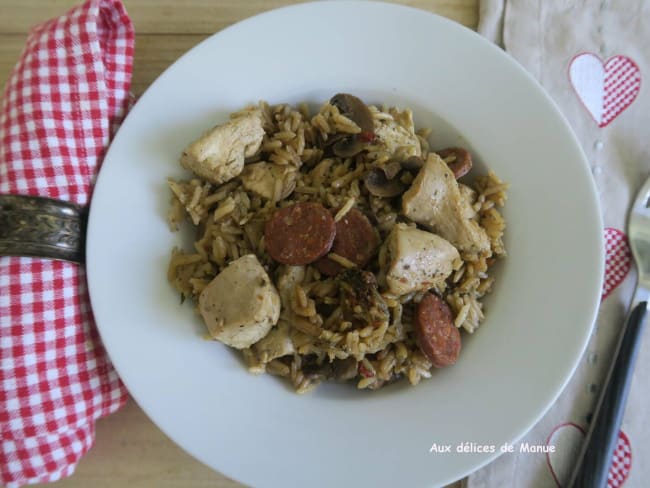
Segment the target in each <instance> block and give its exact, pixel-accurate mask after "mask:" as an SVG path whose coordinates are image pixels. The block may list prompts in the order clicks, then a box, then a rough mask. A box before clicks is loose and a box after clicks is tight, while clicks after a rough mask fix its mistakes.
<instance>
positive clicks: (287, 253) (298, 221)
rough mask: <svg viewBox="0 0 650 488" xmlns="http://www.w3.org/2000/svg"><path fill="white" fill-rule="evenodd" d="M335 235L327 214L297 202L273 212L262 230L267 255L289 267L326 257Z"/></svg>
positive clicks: (317, 206) (321, 207) (315, 207)
mask: <svg viewBox="0 0 650 488" xmlns="http://www.w3.org/2000/svg"><path fill="white" fill-rule="evenodd" d="M335 235H336V224H335V222H334V218H333V217H332V215H331V213H330V212H329V211H328V210H327V209H326V208H325V207H323V206H322V205H321V204H319V203H313V202H299V203H296V204H294V205H291V206H290V207H284V208H281V209H279V210H277V211H276V212H275V213H274V214H273V216H272V217H271V219H269V220H268V221H267V222H266V225H265V227H264V243H265V246H266V250H267V252H268V253H269V255H270V256H271V257H272V258H273V259H274V260H276V261H277V262H279V263H282V264H288V265H291V266H302V265H305V264H309V263H313V262H314V261H316V260H317V259H318V258H320V257H322V256H324V255H325V254H327V253H328V252H329V250H330V249H331V247H332V243H333V242H334V236H335Z"/></svg>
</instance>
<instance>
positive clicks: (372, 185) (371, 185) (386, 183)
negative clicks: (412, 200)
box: [363, 163, 406, 198]
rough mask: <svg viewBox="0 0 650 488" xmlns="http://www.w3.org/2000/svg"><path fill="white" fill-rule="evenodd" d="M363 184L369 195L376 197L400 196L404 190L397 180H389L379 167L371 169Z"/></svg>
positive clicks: (403, 185)
mask: <svg viewBox="0 0 650 488" xmlns="http://www.w3.org/2000/svg"><path fill="white" fill-rule="evenodd" d="M398 164H399V163H398ZM363 182H364V184H365V185H366V188H367V189H368V191H369V192H370V194H371V195H374V196H376V197H382V198H392V197H396V196H397V195H401V194H402V193H404V191H405V190H406V185H405V184H404V183H402V182H401V181H400V180H399V179H398V178H392V179H389V178H388V177H387V175H386V172H385V171H384V170H383V169H382V168H379V167H375V168H372V169H371V170H370V171H369V172H368V174H367V175H366V177H365V178H364V180H363Z"/></svg>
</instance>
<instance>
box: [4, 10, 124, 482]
mask: <svg viewBox="0 0 650 488" xmlns="http://www.w3.org/2000/svg"><path fill="white" fill-rule="evenodd" d="M133 51H134V33H133V26H132V25H131V22H130V20H129V18H128V16H127V14H126V11H125V9H124V7H123V5H122V4H121V3H120V1H119V0H88V1H87V2H86V3H84V4H83V5H82V6H80V7H77V8H74V9H72V10H70V11H69V12H68V13H67V14H65V15H64V16H62V17H60V18H58V19H53V20H50V21H48V22H45V23H44V24H42V25H40V26H38V27H36V28H34V29H33V30H32V32H31V33H30V35H29V38H28V40H27V46H26V49H25V51H24V53H23V55H22V58H21V59H20V61H19V62H18V64H17V66H16V67H15V69H14V71H13V72H12V74H11V77H10V79H9V81H8V82H7V85H6V88H5V91H4V96H3V107H2V109H1V110H0V193H5V194H6V193H11V194H29V195H41V196H48V197H53V198H58V199H61V200H68V201H73V202H76V203H79V204H87V203H88V202H89V199H90V193H91V186H92V183H93V181H94V177H95V175H96V173H97V170H98V168H99V164H100V163H101V160H102V157H103V154H104V151H105V149H106V147H107V145H108V142H109V139H110V136H111V135H112V133H113V130H114V129H115V128H116V127H117V125H118V124H119V122H120V121H121V119H122V117H123V116H124V114H125V112H126V110H127V108H128V104H129V96H128V91H129V87H130V82H131V69H132V62H133ZM126 399H127V393H126V390H125V389H124V386H123V385H122V384H121V382H120V380H119V378H118V376H117V374H116V373H115V371H114V370H113V367H112V365H111V363H110V361H109V359H108V357H107V355H106V352H105V351H104V349H103V347H102V345H101V343H100V340H99V336H98V334H97V331H96V330H95V326H94V323H93V317H92V313H91V310H90V304H89V300H88V293H87V289H86V276H85V272H84V269H83V267H80V266H77V265H74V264H69V263H64V262H60V261H50V260H43V259H33V258H19V257H10V258H7V257H4V258H0V433H1V449H0V484H3V485H6V486H7V487H17V486H20V485H23V484H26V483H36V482H43V481H54V480H56V479H59V478H61V477H64V476H68V475H70V474H71V473H72V472H73V471H74V468H75V466H76V464H77V462H78V461H79V459H80V457H81V456H83V455H84V454H85V453H86V452H87V451H88V449H89V448H90V446H91V445H92V442H93V439H94V431H95V420H96V419H98V418H99V417H102V416H104V415H107V414H109V413H111V412H114V411H116V410H117V409H119V408H120V407H121V406H122V405H123V404H124V402H125V401H126Z"/></svg>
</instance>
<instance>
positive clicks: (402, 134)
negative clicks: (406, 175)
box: [375, 119, 422, 159]
mask: <svg viewBox="0 0 650 488" xmlns="http://www.w3.org/2000/svg"><path fill="white" fill-rule="evenodd" d="M375 136H376V138H377V141H378V143H379V145H380V146H382V149H383V150H384V151H386V152H388V153H390V154H393V155H395V153H396V152H398V149H400V148H403V149H402V151H400V152H401V153H402V156H403V157H404V159H406V158H408V157H410V156H420V155H421V154H422V148H421V147H420V140H419V139H418V137H417V136H416V135H415V132H413V131H412V130H408V129H407V128H405V127H404V126H402V125H400V124H398V123H397V122H395V121H394V120H390V119H386V120H375Z"/></svg>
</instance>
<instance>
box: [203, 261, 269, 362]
mask: <svg viewBox="0 0 650 488" xmlns="http://www.w3.org/2000/svg"><path fill="white" fill-rule="evenodd" d="M199 311H200V313H201V316H202V317H203V320H204V321H205V325H206V326H207V328H208V330H209V331H210V335H211V336H212V337H213V338H215V339H217V340H218V341H221V342H223V343H224V344H227V345H229V346H231V347H234V348H236V349H244V348H247V347H249V346H251V345H252V344H254V343H256V342H257V341H259V340H260V339H262V338H263V337H264V336H266V334H268V333H269V331H270V330H271V328H272V327H273V325H275V324H276V323H277V322H278V319H279V318H280V295H279V294H278V291H277V290H276V289H275V287H274V286H273V284H272V283H271V280H270V279H269V276H268V275H267V274H266V271H265V270H264V268H263V267H262V265H261V264H260V262H259V261H258V260H257V257H256V256H255V255H253V254H248V255H246V256H242V257H240V258H239V259H236V260H235V261H233V262H231V263H230V264H229V265H228V266H227V267H226V268H225V269H224V270H223V271H222V272H221V273H219V274H218V275H217V276H216V277H215V278H214V279H213V280H212V281H211V282H210V283H209V284H208V286H206V287H205V289H204V290H203V292H202V293H201V295H200V296H199Z"/></svg>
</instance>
